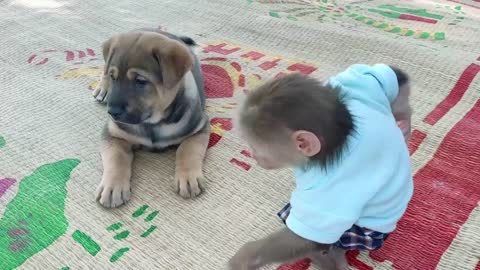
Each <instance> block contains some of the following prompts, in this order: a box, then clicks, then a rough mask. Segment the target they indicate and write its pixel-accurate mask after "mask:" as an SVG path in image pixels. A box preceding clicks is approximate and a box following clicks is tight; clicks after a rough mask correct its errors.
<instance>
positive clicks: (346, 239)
mask: <svg viewBox="0 0 480 270" xmlns="http://www.w3.org/2000/svg"><path fill="white" fill-rule="evenodd" d="M291 209H292V207H291V205H290V203H289V204H287V205H286V206H285V207H283V209H282V210H280V212H278V214H277V215H278V216H279V217H280V218H281V219H282V220H283V223H285V222H286V220H287V217H288V215H289V214H290V210H291ZM388 235H389V234H388V233H381V232H377V231H373V230H369V229H366V228H362V227H359V226H357V225H353V226H352V227H351V228H350V229H348V230H347V231H346V232H344V233H343V234H342V236H341V237H340V239H339V240H338V241H337V242H335V243H334V244H333V246H335V247H338V248H342V249H346V250H376V249H379V248H381V247H382V245H383V243H384V242H385V240H386V239H387V237H388Z"/></svg>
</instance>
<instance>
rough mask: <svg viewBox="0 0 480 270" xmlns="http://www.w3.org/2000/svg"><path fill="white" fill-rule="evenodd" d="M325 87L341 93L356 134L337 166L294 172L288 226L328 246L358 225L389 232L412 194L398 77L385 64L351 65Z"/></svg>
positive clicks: (300, 234)
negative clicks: (396, 108) (397, 112)
mask: <svg viewBox="0 0 480 270" xmlns="http://www.w3.org/2000/svg"><path fill="white" fill-rule="evenodd" d="M327 83H329V84H330V85H332V86H334V87H339V88H340V89H341V93H342V94H343V95H344V96H345V98H344V101H345V102H346V105H347V107H348V109H349V110H350V112H351V113H352V115H353V119H354V124H355V131H354V132H353V134H352V135H351V136H349V138H348V139H347V149H346V150H345V151H344V153H343V155H342V159H341V160H340V161H339V162H338V163H337V164H336V165H332V166H330V167H328V169H327V170H324V169H322V168H320V167H319V166H313V167H310V168H308V169H303V168H296V169H295V171H294V174H295V178H296V189H295V190H294V192H293V193H292V197H291V200H290V203H291V206H292V208H291V210H290V214H289V216H288V218H287V221H286V223H287V226H288V228H290V230H292V231H293V232H294V233H296V234H297V235H299V236H301V237H303V238H306V239H309V240H312V241H315V242H318V243H324V244H330V243H334V242H336V241H338V240H339V239H340V236H341V235H342V234H343V233H344V232H345V231H346V230H348V229H350V228H351V227H352V225H354V224H355V225H357V226H360V227H364V228H368V229H371V230H375V231H378V232H381V233H390V232H392V231H393V230H394V229H395V227H396V224H397V222H398V220H399V219H400V218H401V217H402V215H403V214H404V213H405V210H406V208H407V205H408V202H409V201H410V199H411V197H412V193H413V180H412V174H411V168H410V157H409V153H408V148H407V146H406V144H405V140H404V137H403V135H402V132H401V131H400V129H399V128H398V127H397V125H396V122H395V119H394V117H393V114H392V111H391V107H390V104H391V103H392V102H393V101H394V100H395V98H396V97H397V95H398V91H399V87H398V82H397V77H396V75H395V73H394V71H393V70H392V69H391V68H390V67H389V66H387V65H383V64H378V65H374V66H368V65H353V66H350V67H349V68H348V69H347V70H346V71H344V72H342V73H340V74H338V75H337V76H335V77H332V78H330V79H329V80H328V82H327Z"/></svg>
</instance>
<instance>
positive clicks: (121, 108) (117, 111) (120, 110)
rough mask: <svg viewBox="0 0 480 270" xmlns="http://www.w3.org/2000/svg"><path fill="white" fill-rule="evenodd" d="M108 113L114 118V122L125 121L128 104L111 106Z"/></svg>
mask: <svg viewBox="0 0 480 270" xmlns="http://www.w3.org/2000/svg"><path fill="white" fill-rule="evenodd" d="M108 113H109V114H110V115H111V116H112V118H113V120H120V119H123V118H125V115H126V114H127V105H126V104H119V105H110V106H108Z"/></svg>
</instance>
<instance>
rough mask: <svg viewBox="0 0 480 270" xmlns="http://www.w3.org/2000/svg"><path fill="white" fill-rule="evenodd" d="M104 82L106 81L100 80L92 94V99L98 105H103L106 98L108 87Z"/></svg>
mask: <svg viewBox="0 0 480 270" xmlns="http://www.w3.org/2000/svg"><path fill="white" fill-rule="evenodd" d="M105 80H107V79H106V78H102V79H101V80H100V82H99V83H98V84H97V87H95V90H93V92H92V95H93V98H95V100H96V101H98V102H100V103H105V102H106V101H107V98H108V87H107V85H106V81H105Z"/></svg>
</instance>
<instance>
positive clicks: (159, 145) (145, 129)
mask: <svg viewBox="0 0 480 270" xmlns="http://www.w3.org/2000/svg"><path fill="white" fill-rule="evenodd" d="M126 131H127V132H128V133H130V134H132V135H134V136H135V137H137V138H138V140H137V143H136V144H138V145H141V146H142V148H143V149H146V150H149V151H163V150H165V149H166V148H168V147H170V146H174V145H178V144H180V143H181V142H182V141H183V140H184V139H185V136H182V135H184V134H182V132H181V131H180V130H178V128H176V125H175V124H157V125H141V126H138V127H135V128H132V127H130V128H129V129H128V130H126Z"/></svg>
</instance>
